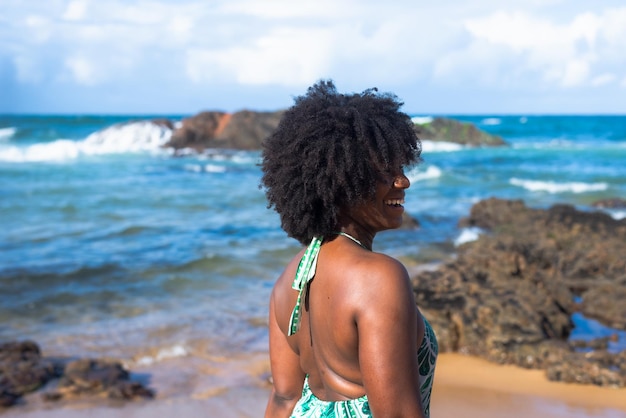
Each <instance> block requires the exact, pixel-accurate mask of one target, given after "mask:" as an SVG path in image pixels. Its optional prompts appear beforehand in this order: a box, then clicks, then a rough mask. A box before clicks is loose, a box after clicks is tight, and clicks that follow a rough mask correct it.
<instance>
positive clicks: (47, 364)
mask: <svg viewBox="0 0 626 418" xmlns="http://www.w3.org/2000/svg"><path fill="white" fill-rule="evenodd" d="M60 370H61V366H60V365H58V364H55V363H53V362H52V361H49V360H46V359H43V358H42V356H41V351H40V349H39V346H38V345H37V344H36V343H34V342H32V341H23V342H7V343H4V344H2V345H0V405H2V406H11V405H13V404H15V403H16V402H17V401H18V400H19V399H20V398H21V397H22V396H23V395H25V394H27V393H30V392H33V391H35V390H37V389H39V388H40V387H42V386H43V385H45V384H46V383H47V382H48V381H49V380H51V379H53V378H55V377H58V375H59V374H60Z"/></svg>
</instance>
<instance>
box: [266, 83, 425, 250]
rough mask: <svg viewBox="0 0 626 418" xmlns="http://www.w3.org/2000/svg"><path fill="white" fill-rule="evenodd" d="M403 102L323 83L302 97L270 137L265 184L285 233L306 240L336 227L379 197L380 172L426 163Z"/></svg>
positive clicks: (329, 232)
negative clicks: (344, 215)
mask: <svg viewBox="0 0 626 418" xmlns="http://www.w3.org/2000/svg"><path fill="white" fill-rule="evenodd" d="M402 104H403V103H401V102H400V101H398V99H397V97H396V96H395V95H393V94H391V93H378V90H377V89H376V88H372V89H368V90H365V91H364V92H362V93H360V94H358V93H355V94H341V93H338V92H337V89H336V87H335V85H334V83H333V82H332V81H331V80H321V81H319V82H317V83H316V84H315V85H313V86H311V87H309V88H308V90H307V93H306V94H305V95H303V96H299V97H296V98H295V100H294V105H293V106H292V107H291V108H289V109H288V110H287V111H286V112H285V114H284V115H283V117H282V118H281V121H280V123H279V125H278V127H277V129H276V130H275V131H274V132H273V133H272V134H271V135H270V136H269V137H268V138H267V139H266V140H265V141H264V143H263V151H262V162H261V168H262V171H263V177H262V179H261V183H262V186H265V192H266V196H267V199H268V208H271V207H274V208H275V210H276V211H277V212H278V214H279V215H280V219H281V226H282V228H283V229H284V230H285V232H287V234H288V235H289V236H290V237H292V238H295V239H296V240H298V241H299V242H300V243H302V244H304V245H306V244H308V243H309V241H310V240H311V239H312V238H313V237H328V236H330V235H331V234H332V233H333V232H334V231H336V230H337V227H338V225H337V223H338V221H337V219H338V214H339V213H340V211H341V209H342V208H349V207H353V206H355V205H358V204H360V203H362V202H364V201H367V200H370V199H373V196H374V192H375V187H376V182H377V180H378V179H379V178H380V175H381V173H386V172H390V171H393V170H398V169H402V168H403V167H406V166H409V165H412V164H415V163H417V162H419V160H420V153H421V143H420V141H419V139H418V138H417V135H416V133H415V130H414V129H413V123H412V122H411V119H410V118H409V116H408V115H406V114H405V113H402V112H401V111H400V107H401V106H402Z"/></svg>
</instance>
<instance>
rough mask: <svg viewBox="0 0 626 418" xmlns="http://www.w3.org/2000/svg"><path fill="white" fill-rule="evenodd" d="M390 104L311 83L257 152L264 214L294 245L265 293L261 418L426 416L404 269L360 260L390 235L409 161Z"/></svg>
mask: <svg viewBox="0 0 626 418" xmlns="http://www.w3.org/2000/svg"><path fill="white" fill-rule="evenodd" d="M401 105H402V103H400V102H399V101H398V100H397V98H396V97H395V96H394V95H391V94H379V93H378V92H377V90H376V89H371V90H366V91H364V92H363V93H361V94H340V93H338V92H337V90H336V88H335V86H334V85H333V83H332V81H321V82H318V83H317V84H316V85H314V86H312V87H310V88H309V89H308V92H307V94H306V95H304V96H301V97H297V98H296V99H295V104H294V106H292V107H291V108H290V109H289V110H288V111H287V112H286V113H285V115H284V116H283V118H282V120H281V122H280V124H279V126H278V128H277V130H276V131H275V132H274V133H273V134H272V135H271V136H270V137H269V138H268V139H267V140H266V142H265V144H264V150H263V161H262V169H263V179H262V183H263V185H264V186H265V187H266V193H267V198H268V201H269V205H270V207H272V206H273V207H274V208H275V209H276V211H277V212H278V213H279V215H280V218H281V224H282V227H283V229H284V230H285V231H286V232H287V234H288V235H289V236H291V237H293V238H295V239H296V240H298V241H299V242H300V243H302V244H303V245H305V246H306V248H305V249H303V250H302V251H300V252H299V253H298V254H297V255H296V256H295V257H294V258H293V259H292V260H291V262H289V264H288V265H287V267H286V269H285V270H284V272H283V273H282V274H281V276H280V277H279V278H278V280H277V282H276V284H275V286H274V289H273V291H272V296H271V300H270V315H269V333H270V362H271V368H272V377H273V389H272V393H271V395H270V398H269V401H268V404H267V408H266V412H265V417H266V418H281V417H321V416H324V417H344V416H345V417H372V416H373V417H376V418H383V417H402V418H410V417H422V418H423V417H428V416H429V403H430V392H431V388H432V378H433V373H434V362H435V358H436V353H437V343H436V340H435V337H434V334H433V332H432V329H431V328H430V325H429V324H428V322H427V321H425V320H424V319H423V318H422V316H421V314H420V312H419V310H418V309H417V306H416V304H415V300H414V298H413V291H412V288H411V285H410V280H409V277H408V274H407V271H406V269H405V268H404V266H403V265H402V264H401V263H400V262H398V261H397V260H395V259H393V258H391V257H389V256H386V255H384V254H380V253H376V252H373V251H372V243H373V240H374V237H375V235H376V233H377V232H379V231H383V230H387V229H393V228H398V227H400V225H401V224H402V214H403V211H404V208H403V206H402V204H403V203H404V196H405V190H406V189H408V188H409V186H410V184H409V180H408V178H407V177H406V176H405V175H404V172H403V167H406V166H408V165H411V164H414V163H417V162H418V160H419V154H420V151H421V144H420V142H419V139H418V138H417V137H416V135H415V132H414V130H413V128H412V124H411V121H410V119H409V117H408V116H407V115H406V114H404V113H402V112H400V111H399V108H400V106H401ZM418 348H419V349H418Z"/></svg>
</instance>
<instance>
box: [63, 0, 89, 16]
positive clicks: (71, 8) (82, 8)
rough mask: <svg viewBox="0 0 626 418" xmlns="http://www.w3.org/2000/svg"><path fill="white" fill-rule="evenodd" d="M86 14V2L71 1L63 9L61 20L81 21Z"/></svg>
mask: <svg viewBox="0 0 626 418" xmlns="http://www.w3.org/2000/svg"><path fill="white" fill-rule="evenodd" d="M86 12H87V2H86V1H85V0H73V1H71V2H70V3H69V4H68V5H67V8H66V9H65V12H64V13H63V16H62V18H63V19H65V20H72V21H79V20H82V19H83V18H84V17H85V15H86Z"/></svg>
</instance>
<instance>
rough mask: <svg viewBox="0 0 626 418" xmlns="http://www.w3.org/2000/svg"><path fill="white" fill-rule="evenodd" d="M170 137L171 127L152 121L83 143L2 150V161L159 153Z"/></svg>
mask: <svg viewBox="0 0 626 418" xmlns="http://www.w3.org/2000/svg"><path fill="white" fill-rule="evenodd" d="M5 129H8V128H5ZM171 136H172V130H171V129H170V128H168V127H165V126H161V125H158V124H156V123H153V122H150V121H141V122H130V123H123V124H117V125H113V126H110V127H108V128H106V129H103V130H101V131H97V132H94V133H93V134H91V135H89V136H88V137H87V138H85V139H84V140H82V141H73V140H69V139H57V140H56V141H52V142H44V143H38V144H32V145H28V146H24V147H19V146H14V145H12V146H7V147H2V148H0V161H5V162H16V163H23V162H46V161H50V162H54V161H67V160H73V159H76V158H79V157H81V156H90V155H105V154H126V153H138V152H159V151H161V150H162V148H163V146H164V145H165V144H166V143H167V142H168V141H169V139H170V137H171Z"/></svg>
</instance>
